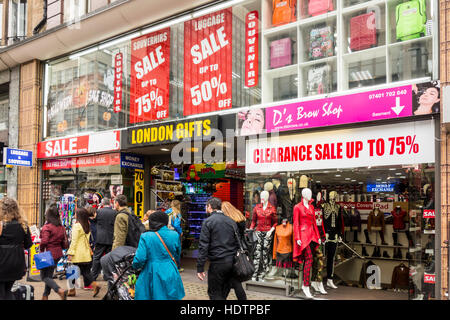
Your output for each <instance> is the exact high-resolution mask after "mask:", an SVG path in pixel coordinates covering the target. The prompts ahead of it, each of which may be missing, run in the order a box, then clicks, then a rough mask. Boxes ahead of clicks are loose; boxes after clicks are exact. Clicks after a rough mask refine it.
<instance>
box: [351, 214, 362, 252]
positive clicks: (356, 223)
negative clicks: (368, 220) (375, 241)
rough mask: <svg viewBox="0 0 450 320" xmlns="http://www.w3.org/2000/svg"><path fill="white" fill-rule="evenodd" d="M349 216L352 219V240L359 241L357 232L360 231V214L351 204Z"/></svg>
mask: <svg viewBox="0 0 450 320" xmlns="http://www.w3.org/2000/svg"><path fill="white" fill-rule="evenodd" d="M350 214H351V215H350V216H351V221H352V231H353V242H356V243H359V240H358V232H360V231H361V215H360V214H359V211H358V210H356V208H355V207H354V206H352V209H351V210H350Z"/></svg>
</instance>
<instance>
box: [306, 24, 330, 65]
mask: <svg viewBox="0 0 450 320" xmlns="http://www.w3.org/2000/svg"><path fill="white" fill-rule="evenodd" d="M309 40H310V41H309V43H310V46H309V59H310V60H315V59H321V58H326V57H331V56H333V55H334V45H333V29H332V27H331V26H326V27H323V28H315V29H312V30H311V33H310V37H309Z"/></svg>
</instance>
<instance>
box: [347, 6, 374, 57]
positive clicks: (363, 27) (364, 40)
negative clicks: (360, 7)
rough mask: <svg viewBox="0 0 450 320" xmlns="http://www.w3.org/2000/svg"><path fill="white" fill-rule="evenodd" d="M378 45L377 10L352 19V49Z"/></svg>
mask: <svg viewBox="0 0 450 320" xmlns="http://www.w3.org/2000/svg"><path fill="white" fill-rule="evenodd" d="M376 45H377V28H376V14H375V12H369V13H365V14H362V15H359V16H356V17H353V18H351V19H350V49H351V50H353V51H357V50H364V49H368V48H371V47H373V46H376Z"/></svg>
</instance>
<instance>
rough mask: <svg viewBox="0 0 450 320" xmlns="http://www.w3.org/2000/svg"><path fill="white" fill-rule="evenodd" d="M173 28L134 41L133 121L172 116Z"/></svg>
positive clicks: (132, 54)
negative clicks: (170, 93) (171, 58)
mask: <svg viewBox="0 0 450 320" xmlns="http://www.w3.org/2000/svg"><path fill="white" fill-rule="evenodd" d="M169 79H170V28H166V29H162V30H159V31H156V32H153V33H150V34H147V35H144V36H142V37H139V38H136V39H133V40H132V41H131V88H130V123H137V122H143V121H151V120H159V119H165V118H167V117H169V86H170V85H169Z"/></svg>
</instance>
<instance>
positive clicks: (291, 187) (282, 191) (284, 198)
mask: <svg viewBox="0 0 450 320" xmlns="http://www.w3.org/2000/svg"><path fill="white" fill-rule="evenodd" d="M278 194H279V200H280V205H281V211H282V213H281V216H282V218H283V219H285V218H286V219H287V220H288V221H289V222H290V223H291V224H292V213H293V212H294V206H295V205H296V204H297V203H299V202H300V200H301V199H300V195H299V193H298V192H297V182H296V181H295V179H294V178H289V179H287V182H286V184H282V185H280V187H279V189H278Z"/></svg>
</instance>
